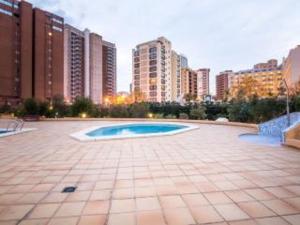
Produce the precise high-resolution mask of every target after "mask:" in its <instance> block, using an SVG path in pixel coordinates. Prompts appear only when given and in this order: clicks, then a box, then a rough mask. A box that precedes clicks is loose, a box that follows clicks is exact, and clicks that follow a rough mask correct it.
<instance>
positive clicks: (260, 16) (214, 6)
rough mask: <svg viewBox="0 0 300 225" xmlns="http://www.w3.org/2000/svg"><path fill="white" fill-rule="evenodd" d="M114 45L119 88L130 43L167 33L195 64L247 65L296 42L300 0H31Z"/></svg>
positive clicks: (124, 85)
mask: <svg viewBox="0 0 300 225" xmlns="http://www.w3.org/2000/svg"><path fill="white" fill-rule="evenodd" d="M29 1H30V2H32V3H33V4H34V5H35V6H38V7H40V8H43V9H45V10H48V11H51V12H54V13H57V14H59V15H60V16H63V17H64V18H65V21H66V22H67V23H70V24H71V25H73V26H76V27H78V28H80V29H84V28H86V27H87V28H89V29H90V30H91V31H93V32H96V33H99V34H100V35H102V36H103V38H104V40H107V41H111V42H114V43H116V45H117V51H118V55H117V61H118V64H117V67H118V91H121V90H129V83H130V82H131V49H132V48H134V47H135V46H136V45H137V44H138V43H141V42H145V41H149V40H152V39H155V38H157V37H159V36H165V37H166V38H168V39H169V40H170V41H171V42H172V46H173V49H174V50H175V51H177V52H178V53H183V54H185V55H186V56H187V57H188V59H189V65H190V67H191V68H193V69H198V68H202V67H209V68H211V87H212V91H213V92H214V89H215V75H216V74H217V73H218V72H220V71H223V70H226V69H232V70H235V71H237V70H241V69H248V68H251V67H252V66H253V64H256V63H258V62H263V61H266V60H268V59H270V58H276V59H278V60H279V61H280V62H281V60H282V57H283V56H286V55H287V54H288V51H289V49H291V48H293V47H295V46H296V45H298V44H300V1H299V0H95V1H90V0H29Z"/></svg>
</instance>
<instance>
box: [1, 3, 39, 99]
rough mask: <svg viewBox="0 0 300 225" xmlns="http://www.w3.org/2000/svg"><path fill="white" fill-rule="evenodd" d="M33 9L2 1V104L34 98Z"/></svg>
mask: <svg viewBox="0 0 300 225" xmlns="http://www.w3.org/2000/svg"><path fill="white" fill-rule="evenodd" d="M32 17H33V13H32V5H31V4H29V3H27V2H24V1H22V2H19V1H0V104H3V103H5V102H7V103H11V104H16V103H18V102H19V101H20V99H21V98H31V97H32V94H33V93H32V81H33V77H32V35H33V32H32Z"/></svg>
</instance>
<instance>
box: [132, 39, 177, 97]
mask: <svg viewBox="0 0 300 225" xmlns="http://www.w3.org/2000/svg"><path fill="white" fill-rule="evenodd" d="M171 55H172V52H171V42H170V41H169V40H167V39H166V38H164V37H160V38H158V39H156V40H153V41H149V42H146V43H142V44H139V45H137V46H136V48H135V49H133V51H132V62H133V68H132V71H133V74H132V77H133V82H132V84H133V92H134V93H139V94H141V95H142V96H143V98H144V100H145V101H149V102H168V101H172V81H171V79H172V78H171V77H172V76H171V61H172V60H171Z"/></svg>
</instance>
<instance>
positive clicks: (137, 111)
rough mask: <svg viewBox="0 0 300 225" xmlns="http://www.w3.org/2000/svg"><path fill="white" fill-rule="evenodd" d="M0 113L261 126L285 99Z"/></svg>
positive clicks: (37, 107)
mask: <svg viewBox="0 0 300 225" xmlns="http://www.w3.org/2000/svg"><path fill="white" fill-rule="evenodd" d="M290 109H291V112H294V111H300V96H294V97H292V98H291V101H290ZM0 113H15V115H17V116H19V117H22V116H25V115H40V116H44V117H49V118H53V117H78V116H82V115H85V116H87V117H98V118H105V117H111V118H168V119H174V118H178V119H202V120H203V119H208V120H216V119H217V118H219V117H226V118H228V119H229V120H230V121H235V122H246V123H261V122H264V121H267V120H270V119H272V118H275V117H278V116H281V115H283V114H285V113H286V102H285V100H284V99H276V98H266V99H258V98H252V99H250V100H248V101H245V100H239V101H237V100H236V101H231V102H226V103H208V102H206V103H198V104H196V103H193V104H192V103H188V104H186V105H180V104H178V103H176V102H171V103H146V102H143V103H134V104H130V105H125V104H123V105H111V106H103V105H95V104H93V102H92V101H91V100H90V99H87V98H82V97H81V98H77V99H76V100H75V102H74V103H73V104H72V105H67V104H65V102H64V100H63V98H62V97H60V96H56V97H55V98H53V99H52V101H51V102H37V101H36V100H34V99H26V100H25V101H24V102H23V104H21V105H19V106H17V107H11V106H7V105H5V106H2V107H0Z"/></svg>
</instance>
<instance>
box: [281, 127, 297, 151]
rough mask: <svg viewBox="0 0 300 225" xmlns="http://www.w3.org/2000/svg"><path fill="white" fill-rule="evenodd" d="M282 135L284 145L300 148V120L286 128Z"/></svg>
mask: <svg viewBox="0 0 300 225" xmlns="http://www.w3.org/2000/svg"><path fill="white" fill-rule="evenodd" d="M283 135H284V145H287V146H291V147H295V148H298V149H300V122H298V123H296V124H294V125H293V126H292V127H290V128H289V129H286V130H285V131H284V133H283Z"/></svg>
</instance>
